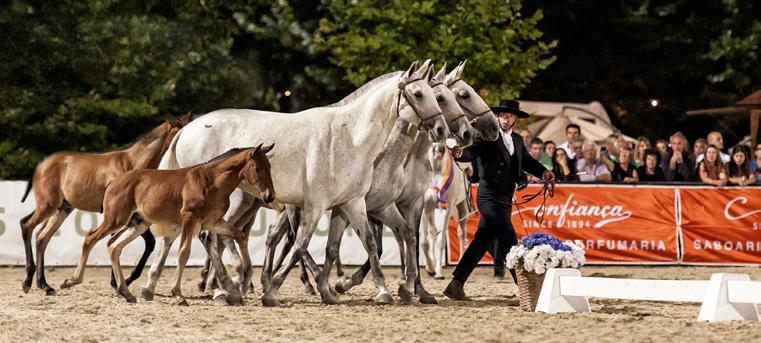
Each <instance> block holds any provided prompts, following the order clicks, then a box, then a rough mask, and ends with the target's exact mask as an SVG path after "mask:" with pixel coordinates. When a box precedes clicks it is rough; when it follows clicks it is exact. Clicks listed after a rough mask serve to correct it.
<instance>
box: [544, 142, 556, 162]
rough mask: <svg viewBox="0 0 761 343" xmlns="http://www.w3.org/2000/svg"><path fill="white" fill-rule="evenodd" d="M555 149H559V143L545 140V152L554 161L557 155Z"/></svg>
mask: <svg viewBox="0 0 761 343" xmlns="http://www.w3.org/2000/svg"><path fill="white" fill-rule="evenodd" d="M555 149H557V145H555V142H553V141H545V142H544V154H545V155H547V156H549V157H550V161H552V158H553V157H554V156H555Z"/></svg>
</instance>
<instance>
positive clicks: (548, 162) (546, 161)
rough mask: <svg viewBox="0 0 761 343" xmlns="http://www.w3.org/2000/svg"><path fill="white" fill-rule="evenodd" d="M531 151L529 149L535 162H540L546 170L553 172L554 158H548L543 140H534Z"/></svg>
mask: <svg viewBox="0 0 761 343" xmlns="http://www.w3.org/2000/svg"><path fill="white" fill-rule="evenodd" d="M530 146H531V149H529V151H528V153H529V155H531V157H533V158H534V159H535V160H537V161H539V163H541V164H542V165H543V166H544V167H545V168H547V169H549V170H552V158H550V157H549V156H547V155H546V154H545V153H544V143H542V140H541V139H539V138H534V139H532V140H531V145H530Z"/></svg>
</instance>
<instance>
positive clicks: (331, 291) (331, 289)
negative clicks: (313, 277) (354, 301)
mask: <svg viewBox="0 0 761 343" xmlns="http://www.w3.org/2000/svg"><path fill="white" fill-rule="evenodd" d="M329 290H330V294H333V296H334V297H337V296H338V292H336V288H335V287H330V288H329Z"/></svg>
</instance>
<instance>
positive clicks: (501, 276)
mask: <svg viewBox="0 0 761 343" xmlns="http://www.w3.org/2000/svg"><path fill="white" fill-rule="evenodd" d="M494 281H495V282H502V281H505V270H504V269H502V271H498V270H495V271H494Z"/></svg>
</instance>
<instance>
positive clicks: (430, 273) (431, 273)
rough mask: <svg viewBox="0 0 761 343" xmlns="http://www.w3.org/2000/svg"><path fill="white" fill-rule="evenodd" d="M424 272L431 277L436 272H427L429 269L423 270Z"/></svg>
mask: <svg viewBox="0 0 761 343" xmlns="http://www.w3.org/2000/svg"><path fill="white" fill-rule="evenodd" d="M425 273H426V274H428V276H431V277H433V276H434V275H436V273H434V272H429V271H427V270H426V271H425Z"/></svg>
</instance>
